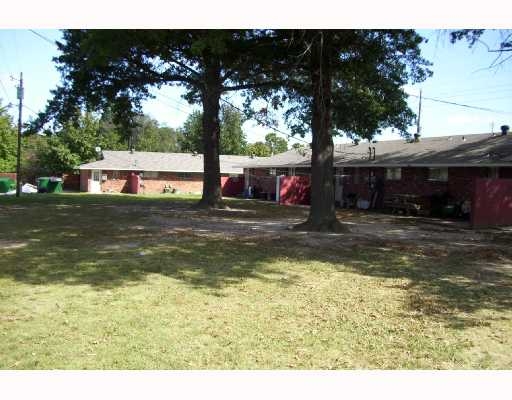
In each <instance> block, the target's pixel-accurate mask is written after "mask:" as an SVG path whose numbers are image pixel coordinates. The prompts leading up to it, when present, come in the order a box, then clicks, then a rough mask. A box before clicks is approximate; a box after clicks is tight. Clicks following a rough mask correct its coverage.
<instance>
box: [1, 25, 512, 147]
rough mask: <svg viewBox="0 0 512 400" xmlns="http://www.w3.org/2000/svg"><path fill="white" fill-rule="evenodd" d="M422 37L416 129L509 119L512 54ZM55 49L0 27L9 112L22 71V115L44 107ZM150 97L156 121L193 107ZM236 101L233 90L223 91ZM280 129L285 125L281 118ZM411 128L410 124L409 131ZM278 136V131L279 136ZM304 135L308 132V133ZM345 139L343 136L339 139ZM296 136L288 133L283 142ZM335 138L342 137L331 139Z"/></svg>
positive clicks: (180, 119)
mask: <svg viewBox="0 0 512 400" xmlns="http://www.w3.org/2000/svg"><path fill="white" fill-rule="evenodd" d="M34 31H35V32H37V33H39V34H41V35H42V36H44V37H45V38H48V39H50V40H51V41H54V40H58V39H60V37H61V33H60V31H58V30H49V29H34ZM418 32H419V33H420V34H421V35H422V36H424V37H425V38H427V39H428V42H427V43H425V44H423V45H422V55H423V57H424V58H426V59H427V60H429V61H431V62H432V63H433V65H432V67H431V69H432V71H433V73H434V74H433V76H432V77H431V78H428V79H427V80H426V81H424V82H422V83H420V84H416V85H408V86H407V87H406V88H405V90H406V92H407V93H409V94H411V95H418V94H419V92H420V90H421V91H422V96H423V101H422V112H421V134H422V136H424V137H429V136H445V135H455V134H473V133H485V132H491V130H493V131H494V132H498V131H499V129H500V126H501V125H504V124H507V125H512V59H511V60H509V61H508V62H505V63H503V64H502V65H500V66H498V67H495V68H489V66H490V65H491V64H492V62H493V61H494V59H495V58H496V53H492V52H488V51H487V48H486V47H485V45H483V44H477V45H476V46H475V47H474V48H472V49H470V48H468V45H467V43H466V42H465V41H462V42H459V43H456V44H451V43H450V40H449V34H448V33H447V31H446V30H442V29H435V30H419V31H418ZM502 34H503V31H499V30H495V31H493V30H487V31H486V32H485V34H484V36H483V37H482V38H481V39H482V41H483V42H485V43H486V45H487V46H489V47H490V48H493V49H494V48H497V46H498V44H499V42H500V39H501V35H502ZM57 55H58V51H57V48H56V46H55V45H54V44H52V43H49V42H48V41H46V40H45V39H43V38H42V37H40V36H38V35H37V34H36V33H34V32H32V31H31V30H29V29H0V98H1V104H2V107H3V106H5V105H6V104H7V103H9V102H11V103H13V104H14V106H12V107H11V108H10V113H11V114H12V115H13V117H15V120H17V100H16V85H17V81H16V80H14V79H13V78H19V74H20V72H23V79H24V86H25V99H24V104H25V105H26V107H25V108H24V109H23V120H24V121H27V120H28V119H29V118H31V117H33V116H34V115H35V112H38V111H40V110H42V109H43V108H44V106H45V104H46V102H47V100H48V99H49V98H50V97H51V93H50V90H52V89H53V88H55V87H56V85H57V84H58V83H59V81H60V75H59V73H58V71H57V70H56V68H55V63H54V62H53V61H52V58H53V57H55V56H57ZM154 93H155V94H156V98H155V99H153V100H149V101H146V102H145V103H144V112H145V113H147V114H149V115H151V116H152V117H153V118H155V119H156V120H158V121H159V122H160V123H161V124H162V125H167V126H170V127H174V128H177V127H180V126H182V125H183V123H184V121H185V120H186V118H187V116H188V115H189V114H190V112H191V111H192V110H194V109H198V106H191V105H189V104H188V103H187V102H186V101H185V100H183V99H182V98H181V95H182V94H183V91H182V90H181V89H179V88H176V87H165V88H162V89H161V90H156V89H155V90H154ZM429 98H432V99H438V100H443V101H448V102H454V103H460V104H464V105H469V106H474V107H480V108H488V109H491V110H494V111H493V112H490V111H483V110H478V109H474V108H469V107H461V106H456V105H450V104H445V103H440V102H436V101H432V100H429ZM229 100H230V101H231V102H233V103H234V104H237V105H240V104H241V101H240V99H239V98H238V97H237V96H234V97H231V98H229ZM409 105H410V107H411V108H412V109H413V110H414V111H415V112H417V110H418V99H417V98H416V97H410V99H409ZM243 128H244V131H245V133H246V135H247V138H248V141H249V142H255V141H260V140H264V136H265V134H267V133H268V132H269V131H270V129H269V128H266V127H261V126H258V125H257V124H256V123H255V122H253V121H247V122H246V123H245V124H244V126H243ZM278 128H279V130H281V131H285V132H286V131H288V130H287V127H286V125H285V124H284V123H283V122H282V121H281V122H280V124H279V126H278ZM415 131H416V127H415V126H414V127H411V129H410V132H411V133H414V132H415ZM283 137H284V136H283ZM398 138H399V136H398V134H397V133H393V132H391V131H390V130H387V131H385V132H384V133H383V134H382V135H380V137H378V138H377V139H378V140H389V139H398ZM308 139H309V138H308V137H306V140H308ZM345 140H346V139H345ZM295 141H296V140H294V139H290V140H289V143H290V144H291V143H294V142H295ZM335 141H336V142H342V141H344V139H343V138H336V139H335Z"/></svg>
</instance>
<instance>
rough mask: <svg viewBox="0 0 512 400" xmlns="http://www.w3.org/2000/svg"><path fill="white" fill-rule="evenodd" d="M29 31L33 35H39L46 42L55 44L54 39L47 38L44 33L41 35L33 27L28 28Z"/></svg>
mask: <svg viewBox="0 0 512 400" xmlns="http://www.w3.org/2000/svg"><path fill="white" fill-rule="evenodd" d="M29 31H30V32H32V33H33V34H34V35H36V36H38V37H40V38H41V39H43V40H44V41H45V42H48V43H50V44H51V45H52V46H55V41H53V40H51V39H48V38H47V37H46V36H44V35H41V34H40V33H39V32H36V31H35V30H33V29H29Z"/></svg>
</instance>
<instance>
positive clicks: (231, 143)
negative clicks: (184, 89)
mask: <svg viewBox="0 0 512 400" xmlns="http://www.w3.org/2000/svg"><path fill="white" fill-rule="evenodd" d="M219 117H220V123H219V126H220V154H245V151H246V146H247V139H246V137H245V133H244V131H243V129H242V125H243V123H244V115H243V114H242V113H241V112H239V111H238V110H235V109H233V108H232V107H230V106H228V105H222V107H221V109H220V116H219ZM202 119H203V113H201V112H200V111H193V112H192V113H191V114H190V115H189V116H188V118H187V120H186V121H185V123H184V124H183V127H182V128H181V129H180V136H179V139H178V141H179V144H180V147H181V151H184V152H197V153H200V152H202V150H203V145H202V137H203V126H202Z"/></svg>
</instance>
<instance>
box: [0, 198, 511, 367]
mask: <svg viewBox="0 0 512 400" xmlns="http://www.w3.org/2000/svg"><path fill="white" fill-rule="evenodd" d="M195 200H197V198H193V197H179V198H178V197H169V196H154V197H146V196H112V195H105V196H101V195H93V196H92V195H53V196H52V195H35V196H30V197H29V196H25V197H23V198H22V199H21V200H16V199H13V198H7V197H3V198H0V244H1V246H0V338H1V340H0V368H3V369H55V368H57V369H203V368H209V369H213V368H215V369H217V368H220V369H287V368H303V369H306V368H307V369H311V368H313V369H317V368H321V369H328V368H336V369H343V368H386V369H388V368H421V369H431V368H443V369H455V368H456V369H459V368H498V369H510V368H512V352H510V349H511V348H512V322H511V318H512V297H511V294H512V290H511V289H512V273H511V264H512V261H511V253H510V251H509V250H508V248H509V247H510V246H504V247H502V248H487V249H484V250H479V249H478V248H476V247H468V249H469V250H466V248H465V247H464V248H463V247H457V246H445V247H442V248H440V249H430V250H429V249H428V248H425V247H424V246H420V245H418V246H416V245H414V244H410V243H408V244H404V243H400V242H389V241H386V240H385V238H383V239H382V240H381V241H380V242H377V243H375V242H372V241H356V242H354V243H353V244H348V242H347V241H345V240H344V238H343V237H341V238H339V239H335V240H334V241H333V240H331V239H332V238H331V239H330V240H329V241H325V243H324V242H323V241H322V240H323V239H322V238H323V236H322V235H315V236H314V238H315V241H314V244H312V245H311V246H308V245H307V243H308V241H307V240H304V236H301V235H298V234H297V235H295V234H292V233H289V234H288V235H285V234H283V235H278V236H275V237H258V236H254V235H253V236H236V235H225V237H222V236H221V237H219V236H215V237H213V236H211V237H210V236H208V235H203V234H200V232H196V231H194V230H180V231H176V230H172V229H169V226H168V225H165V224H155V223H154V221H155V218H159V216H160V217H161V218H163V219H165V218H168V219H172V218H173V217H176V218H188V216H187V214H186V211H187V210H188V209H189V207H190V205H191V204H193V202H194V201H195ZM229 204H230V205H231V206H232V207H233V208H244V209H245V210H246V212H244V213H240V214H237V218H243V219H245V220H247V221H249V222H250V221H254V220H265V219H272V220H274V219H279V218H283V217H288V218H293V217H297V218H301V217H303V216H304V215H305V212H306V211H305V210H304V209H302V208H295V207H279V206H276V205H273V204H264V203H258V202H252V201H244V200H234V201H230V202H229ZM219 215H220V216H224V215H225V214H223V213H222V212H221V213H215V212H214V213H207V212H202V213H199V216H197V215H196V216H194V218H199V219H201V220H204V221H208V220H209V218H213V217H215V216H217V217H218V216H219ZM240 215H242V216H243V217H240Z"/></svg>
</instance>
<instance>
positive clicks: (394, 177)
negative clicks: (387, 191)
mask: <svg viewBox="0 0 512 400" xmlns="http://www.w3.org/2000/svg"><path fill="white" fill-rule="evenodd" d="M400 179H402V168H386V180H388V181H399V180H400Z"/></svg>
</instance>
